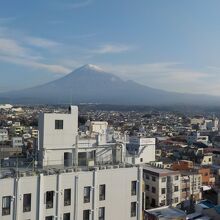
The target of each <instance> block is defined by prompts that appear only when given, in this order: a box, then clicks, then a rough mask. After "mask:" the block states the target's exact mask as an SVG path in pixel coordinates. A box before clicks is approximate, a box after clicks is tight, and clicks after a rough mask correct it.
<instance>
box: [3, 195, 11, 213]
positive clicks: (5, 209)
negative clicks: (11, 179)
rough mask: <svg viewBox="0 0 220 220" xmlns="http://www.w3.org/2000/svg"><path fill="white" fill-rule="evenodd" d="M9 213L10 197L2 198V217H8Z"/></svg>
mask: <svg viewBox="0 0 220 220" xmlns="http://www.w3.org/2000/svg"><path fill="white" fill-rule="evenodd" d="M10 213H11V196H4V197H2V215H10Z"/></svg>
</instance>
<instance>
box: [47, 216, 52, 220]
mask: <svg viewBox="0 0 220 220" xmlns="http://www.w3.org/2000/svg"><path fill="white" fill-rule="evenodd" d="M45 220H53V216H47V217H46V218H45Z"/></svg>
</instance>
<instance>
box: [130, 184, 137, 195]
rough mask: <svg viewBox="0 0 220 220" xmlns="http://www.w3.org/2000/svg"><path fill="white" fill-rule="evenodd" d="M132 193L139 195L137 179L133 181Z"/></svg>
mask: <svg viewBox="0 0 220 220" xmlns="http://www.w3.org/2000/svg"><path fill="white" fill-rule="evenodd" d="M131 195H132V196H136V195H137V181H132V182H131Z"/></svg>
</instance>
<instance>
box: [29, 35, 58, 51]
mask: <svg viewBox="0 0 220 220" xmlns="http://www.w3.org/2000/svg"><path fill="white" fill-rule="evenodd" d="M25 41H26V43H28V44H30V45H31V46H35V47H41V48H46V49H48V48H54V47H58V46H60V45H61V43H58V42H56V41H53V40H48V39H44V38H39V37H26V38H25Z"/></svg>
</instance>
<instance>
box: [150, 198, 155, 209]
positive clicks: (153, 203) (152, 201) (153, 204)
mask: <svg viewBox="0 0 220 220" xmlns="http://www.w3.org/2000/svg"><path fill="white" fill-rule="evenodd" d="M151 207H156V200H155V199H151Z"/></svg>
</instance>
